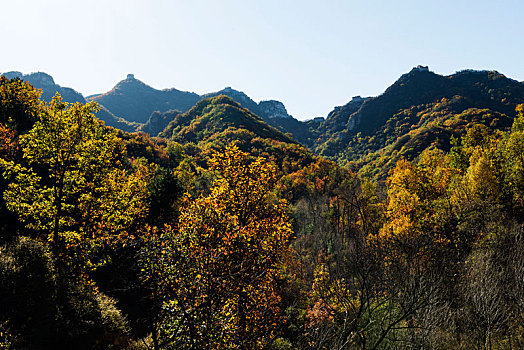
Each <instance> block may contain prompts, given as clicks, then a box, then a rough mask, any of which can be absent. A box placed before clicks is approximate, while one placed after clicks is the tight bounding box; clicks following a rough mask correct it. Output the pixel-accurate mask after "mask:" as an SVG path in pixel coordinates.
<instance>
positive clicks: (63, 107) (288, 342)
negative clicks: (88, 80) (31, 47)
mask: <svg viewBox="0 0 524 350" xmlns="http://www.w3.org/2000/svg"><path fill="white" fill-rule="evenodd" d="M129 79H131V78H129ZM147 88H148V87H147V86H146V87H144V89H147ZM523 91H524V88H523V86H522V83H518V82H516V81H513V80H510V79H507V78H506V77H504V76H502V75H500V74H498V73H496V72H470V71H466V72H461V73H457V74H455V75H451V76H447V77H443V76H440V75H436V74H434V73H431V72H429V71H425V70H419V69H417V70H414V71H412V72H410V73H408V74H407V75H404V76H403V77H401V78H400V80H399V81H397V82H396V83H395V84H394V85H393V86H392V87H390V88H389V89H388V90H387V91H386V92H385V93H384V94H383V95H381V96H378V97H375V98H365V99H362V98H356V99H354V100H353V101H352V102H350V103H349V104H348V105H346V106H343V107H341V108H338V109H336V110H335V111H333V112H332V113H331V114H330V115H329V116H328V118H327V119H326V120H325V121H322V122H320V121H312V122H308V123H302V122H300V123H302V125H303V126H305V127H306V128H304V129H302V131H301V132H302V135H303V136H304V140H307V142H305V141H302V142H303V144H304V145H307V146H309V147H310V148H306V147H305V146H304V145H303V144H301V143H299V142H298V141H301V140H300V139H299V138H298V137H296V138H293V137H292V135H290V134H286V133H283V132H282V126H281V127H278V128H276V127H273V126H271V125H269V124H268V122H267V120H265V119H262V118H260V117H259V116H257V115H256V114H254V113H253V111H250V110H249V109H247V108H245V106H243V105H242V104H241V103H239V101H234V99H232V98H231V97H227V96H224V95H218V96H214V97H211V96H210V97H207V98H204V99H201V100H200V99H199V101H198V102H197V101H195V103H194V104H191V105H189V103H188V105H187V108H185V107H184V108H180V109H179V110H180V112H178V111H175V110H174V109H173V108H175V107H177V106H172V105H169V106H168V107H166V108H167V109H166V110H165V111H159V112H158V114H155V117H154V118H153V116H151V118H150V120H149V122H148V123H147V124H145V125H144V126H142V127H143V128H146V127H147V128H155V130H159V129H162V126H164V125H167V126H166V127H165V128H163V130H162V131H161V132H160V134H159V137H151V136H149V135H148V134H146V133H143V132H142V133H128V132H125V131H122V130H118V129H114V128H113V127H110V126H106V125H104V123H103V122H101V121H100V120H99V119H98V118H96V113H97V112H98V111H99V109H100V107H99V106H98V104H97V103H95V102H94V101H91V102H87V103H86V102H85V101H79V102H74V103H68V102H66V101H64V100H63V99H62V98H61V97H60V96H59V95H56V96H55V97H53V98H52V99H51V100H43V99H41V91H39V90H35V89H34V87H33V86H32V85H30V84H29V83H27V82H24V81H22V80H21V79H19V78H17V77H4V76H1V77H0V170H1V171H0V175H1V176H0V193H1V196H0V197H1V198H0V218H2V219H1V220H0V348H6V349H519V348H524V337H523V333H522V329H523V326H524V319H523V315H524V253H523V252H524V236H523V234H524V230H523V228H524V227H523V225H524V222H523V220H524V105H523V104H521V103H523V102H524V92H523ZM113 93H115V94H116V93H118V89H116V90H115V91H113ZM172 93H174V92H172ZM166 94H167V92H166ZM187 96H189V95H187ZM521 97H522V98H521ZM93 99H95V100H96V98H93ZM71 102H72V101H71ZM133 103H136V104H137V108H136V109H137V110H138V109H139V108H142V107H141V106H139V100H138V99H136V100H134V102H133ZM271 105H272V106H273V107H268V109H267V110H273V111H274V110H277V111H278V110H281V108H280V107H275V104H271ZM133 106H134V105H133ZM144 106H145V107H143V108H146V107H147V106H146V105H144ZM131 107H132V106H130V108H131ZM133 110H135V109H133ZM168 110H171V111H170V112H167V111H168ZM148 112H149V111H148ZM151 113H153V112H151ZM151 113H149V115H150V114H151ZM166 114H169V116H164V115H166ZM143 115H145V114H143ZM119 116H120V115H119ZM278 118H280V120H281V121H282V120H286V119H289V118H287V117H285V116H282V115H280V116H279V117H278ZM289 120H291V119H289ZM145 121H146V120H142V121H141V123H142V122H145ZM297 122H298V121H297ZM292 123H294V122H291V124H290V125H292ZM144 130H145V131H147V130H152V129H144ZM297 130H298V129H297ZM151 133H152V132H151ZM294 135H295V134H294ZM297 139H299V140H298V141H297ZM313 151H315V152H317V153H318V154H315V153H313ZM322 155H326V157H327V156H329V157H330V158H331V160H330V159H326V158H324V157H322ZM333 160H337V161H338V163H336V162H334V161H333ZM345 165H348V166H345Z"/></svg>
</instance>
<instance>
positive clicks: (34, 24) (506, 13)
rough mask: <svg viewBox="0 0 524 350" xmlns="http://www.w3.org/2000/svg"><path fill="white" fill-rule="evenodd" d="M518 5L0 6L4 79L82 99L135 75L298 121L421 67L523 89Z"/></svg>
mask: <svg viewBox="0 0 524 350" xmlns="http://www.w3.org/2000/svg"><path fill="white" fill-rule="evenodd" d="M523 16H524V1H521V0H499V1H492V0H489V1H488V0H476V1H473V0H471V1H469V0H468V1H466V0H454V1H448V0H440V1H433V0H424V1H421V0H416V1H415V0H413V1H411V0H396V1H391V0H388V1H386V0H383V1H378V0H360V1H353V0H346V1H342V0H340V1H337V0H322V1H311V0H296V1H295V0H259V1H255V0H221V1H216V0H89V1H86V0H84V1H76V0H0V33H1V39H0V43H1V48H2V49H1V50H0V72H7V71H12V70H17V71H21V72H23V73H25V74H27V73H30V72H36V71H41V72H46V73H48V74H50V75H51V76H53V78H54V80H55V82H56V83H57V84H59V85H61V86H66V87H72V88H74V89H75V90H77V91H79V92H81V93H82V94H83V95H84V96H88V95H91V94H95V93H102V92H106V91H109V90H110V89H111V88H112V87H113V86H114V85H115V84H116V83H117V82H118V81H120V80H122V79H125V77H126V75H127V74H129V73H133V74H134V75H135V77H136V78H137V79H139V80H142V81H143V82H145V83H146V84H148V85H150V86H152V87H154V88H157V89H164V88H176V89H179V90H184V91H193V92H196V93H198V94H204V93H208V92H213V91H218V90H220V89H222V88H224V87H226V86H231V87H232V88H234V89H237V90H241V91H243V92H245V93H246V94H247V95H248V96H250V97H251V98H252V99H254V100H255V101H257V102H258V101H260V100H268V99H275V100H279V101H282V102H283V103H284V104H285V106H286V108H287V109H288V112H289V113H290V114H291V115H293V116H294V117H295V118H297V119H301V120H304V119H309V118H313V117H318V116H324V117H325V116H326V115H327V114H328V113H329V112H330V111H331V110H332V109H333V107H334V106H340V105H343V104H345V103H347V102H348V101H349V100H350V99H351V97H352V96H356V95H361V96H376V95H379V94H381V93H382V92H383V91H384V90H385V89H386V88H387V87H388V86H389V85H391V84H392V83H393V82H394V81H395V80H397V79H398V78H399V77H400V75H402V74H403V73H406V72H408V71H409V70H410V69H411V68H412V67H414V66H416V65H419V64H421V65H427V66H429V68H430V70H432V71H434V72H436V73H439V74H444V75H448V74H453V73H454V72H456V71H458V70H461V69H466V68H470V69H488V70H497V71H499V72H500V73H503V74H505V75H506V76H508V77H510V78H513V79H515V80H518V81H523V80H524V45H522V42H523V40H524V21H523Z"/></svg>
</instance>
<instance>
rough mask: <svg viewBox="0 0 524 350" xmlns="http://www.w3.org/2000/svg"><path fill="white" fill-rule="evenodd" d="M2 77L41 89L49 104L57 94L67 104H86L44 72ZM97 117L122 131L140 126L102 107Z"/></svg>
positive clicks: (80, 97) (13, 73) (11, 74)
mask: <svg viewBox="0 0 524 350" xmlns="http://www.w3.org/2000/svg"><path fill="white" fill-rule="evenodd" d="M1 75H4V76H5V77H7V78H9V79H13V78H19V79H21V80H23V81H27V82H28V83H29V84H31V85H32V86H33V87H34V88H36V89H40V90H41V91H42V95H41V98H42V99H43V100H44V101H47V102H49V101H51V99H52V98H53V96H55V94H56V93H57V92H58V93H59V94H60V96H62V99H63V100H64V101H65V102H69V103H75V102H80V103H86V100H85V99H84V96H82V94H81V93H79V92H77V91H76V90H74V89H71V88H68V87H62V86H60V85H58V84H56V83H55V81H54V79H53V77H52V76H50V75H49V74H46V73H43V72H36V73H30V74H23V73H21V72H17V71H12V72H7V73H2V74H1ZM97 117H98V118H100V119H101V120H103V121H104V122H105V124H106V125H109V126H112V127H115V128H118V129H121V130H123V131H128V132H129V131H135V130H136V128H137V127H138V124H136V123H131V122H128V121H126V120H124V119H122V118H118V117H116V116H115V115H113V114H112V113H111V112H110V111H109V110H107V109H106V108H104V107H103V106H101V109H100V111H99V112H98V113H97Z"/></svg>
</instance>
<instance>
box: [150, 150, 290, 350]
mask: <svg viewBox="0 0 524 350" xmlns="http://www.w3.org/2000/svg"><path fill="white" fill-rule="evenodd" d="M210 166H211V169H212V170H213V171H215V172H216V173H217V176H218V178H217V179H216V180H215V182H214V184H213V187H212V189H211V194H210V195H208V196H200V197H199V198H196V199H192V198H191V197H187V198H186V203H185V205H184V206H183V209H182V211H181V216H180V220H179V224H178V230H177V229H175V228H171V227H167V228H166V229H164V230H163V232H162V234H161V235H158V236H157V237H156V239H155V241H154V243H156V244H153V246H152V247H151V248H150V252H152V253H154V254H149V256H147V255H146V258H145V261H144V265H145V268H144V271H145V272H146V276H147V277H146V278H147V280H148V281H149V282H152V283H154V284H155V285H156V288H155V290H154V293H155V295H156V296H161V297H162V299H163V300H164V307H163V314H162V318H161V319H160V320H159V321H160V322H159V327H158V329H157V331H158V334H154V335H153V337H154V338H156V339H155V344H156V346H157V347H160V346H162V344H168V343H171V344H172V346H176V347H177V348H211V349H215V348H239V349H255V348H262V347H263V346H266V345H267V344H268V343H270V341H271V340H272V338H273V336H274V334H275V333H274V332H275V331H276V329H277V324H278V320H279V311H278V304H279V301H280V298H279V296H278V294H277V289H276V287H277V281H278V279H279V278H280V275H281V272H282V268H284V266H285V264H286V260H287V259H288V256H289V250H288V243H289V239H290V236H291V233H292V231H291V226H290V224H289V222H288V219H287V215H286V209H285V208H286V204H285V202H282V201H276V200H275V199H274V198H273V197H272V195H271V190H272V188H273V186H274V184H275V180H276V179H275V176H274V168H273V166H272V165H270V164H268V163H267V162H266V160H265V159H264V158H260V157H259V158H256V159H254V160H252V159H250V158H249V156H248V154H247V153H244V152H241V151H239V150H238V149H237V148H236V147H229V148H226V149H225V151H224V152H223V153H216V154H215V155H214V157H213V158H212V159H211V161H210Z"/></svg>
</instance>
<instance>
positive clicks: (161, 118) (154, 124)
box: [137, 109, 182, 137]
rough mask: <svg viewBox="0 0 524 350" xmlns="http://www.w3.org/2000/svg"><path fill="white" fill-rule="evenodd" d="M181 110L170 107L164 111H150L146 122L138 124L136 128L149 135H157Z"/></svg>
mask: <svg viewBox="0 0 524 350" xmlns="http://www.w3.org/2000/svg"><path fill="white" fill-rule="evenodd" d="M180 113H182V112H180V111H177V110H174V109H170V110H169V111H166V112H159V111H154V112H153V113H151V116H150V117H149V119H148V120H147V122H146V123H145V124H143V125H140V126H139V127H138V129H137V131H142V132H145V133H147V134H149V135H150V136H153V137H155V136H157V135H158V134H160V133H161V132H162V131H164V129H165V128H166V127H167V126H168V125H169V123H170V122H171V121H173V120H174V119H175V117H176V116H177V115H178V114H180Z"/></svg>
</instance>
